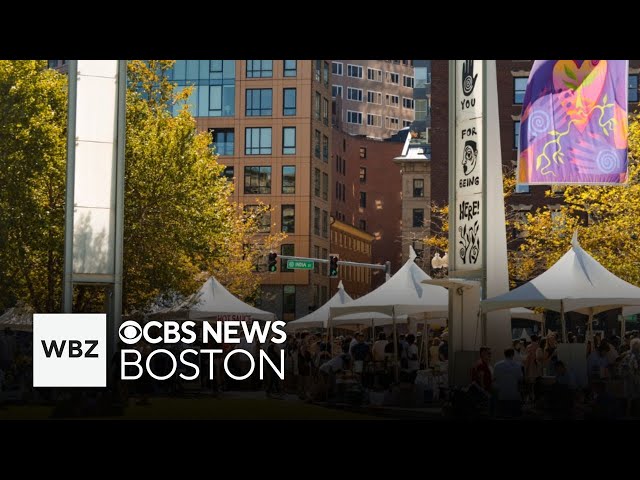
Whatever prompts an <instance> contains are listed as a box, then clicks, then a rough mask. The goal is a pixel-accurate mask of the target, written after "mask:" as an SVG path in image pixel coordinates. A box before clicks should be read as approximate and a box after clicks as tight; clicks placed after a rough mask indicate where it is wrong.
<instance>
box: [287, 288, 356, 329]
mask: <svg viewBox="0 0 640 480" xmlns="http://www.w3.org/2000/svg"><path fill="white" fill-rule="evenodd" d="M352 300H353V299H352V298H351V297H350V296H349V294H348V293H347V292H346V291H345V290H344V285H343V284H342V280H340V283H339V284H338V291H337V292H336V294H335V295H334V296H333V297H331V298H330V299H329V301H327V303H325V304H324V305H322V306H321V307H320V308H318V309H317V310H316V311H314V312H311V313H310V314H309V315H305V316H304V317H302V318H299V319H297V320H294V321H293V322H289V323H287V325H286V326H285V330H286V331H292V330H298V329H300V328H327V320H328V319H329V309H330V308H331V307H333V306H337V305H344V304H345V303H349V302H351V301H352Z"/></svg>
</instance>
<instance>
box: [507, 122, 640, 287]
mask: <svg viewBox="0 0 640 480" xmlns="http://www.w3.org/2000/svg"><path fill="white" fill-rule="evenodd" d="M639 159H640V117H639V115H638V113H637V112H636V113H635V114H632V115H630V122H629V183H628V185H626V186H579V185H576V186H573V185H571V186H567V188H566V189H565V190H564V192H563V193H562V196H563V199H564V205H563V206H562V207H561V208H560V209H559V210H557V211H555V212H550V211H549V209H548V208H540V209H538V210H537V211H536V212H533V213H531V214H528V215H527V216H526V221H520V222H518V224H517V225H516V227H517V228H518V229H520V230H521V231H522V232H524V233H525V236H524V238H523V243H522V245H520V248H519V250H518V251H517V252H513V254H512V257H511V260H512V261H511V262H510V263H511V267H512V273H513V276H514V278H516V279H517V280H519V281H526V280H528V279H530V278H532V277H535V276H537V275H539V274H540V273H542V272H543V271H544V270H546V269H548V268H549V267H550V266H551V265H553V264H554V263H555V262H556V261H557V260H558V259H559V258H560V257H561V256H562V255H563V254H564V253H566V251H567V250H568V249H569V247H570V243H571V236H572V234H573V232H574V231H575V230H576V229H577V230H578V237H579V241H580V244H581V246H582V247H583V248H584V249H585V250H586V251H588V252H589V253H590V254H591V255H592V256H593V257H594V258H595V259H596V260H598V261H599V262H600V263H601V264H602V265H603V266H604V267H605V268H607V269H608V270H609V271H611V272H612V273H614V274H615V275H617V276H619V277H620V278H622V279H624V280H626V281H628V282H630V283H632V284H635V285H640V251H638V248H637V247H638V236H639V235H638V231H637V225H638V218H640V176H639V173H640V163H639V161H638V160H639ZM546 193H547V195H548V196H551V195H553V192H552V191H551V190H549V191H547V192H546Z"/></svg>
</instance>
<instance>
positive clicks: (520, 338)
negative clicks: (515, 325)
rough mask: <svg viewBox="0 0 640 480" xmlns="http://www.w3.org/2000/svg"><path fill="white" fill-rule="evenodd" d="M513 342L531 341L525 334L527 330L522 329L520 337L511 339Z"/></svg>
mask: <svg viewBox="0 0 640 480" xmlns="http://www.w3.org/2000/svg"><path fill="white" fill-rule="evenodd" d="M513 339H514V340H526V341H527V342H530V341H531V337H530V336H529V334H528V333H527V329H526V328H523V329H522V332H520V336H519V337H518V336H516V337H513Z"/></svg>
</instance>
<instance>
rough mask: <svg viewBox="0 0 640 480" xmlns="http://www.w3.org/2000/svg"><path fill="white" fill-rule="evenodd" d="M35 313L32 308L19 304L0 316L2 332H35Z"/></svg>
mask: <svg viewBox="0 0 640 480" xmlns="http://www.w3.org/2000/svg"><path fill="white" fill-rule="evenodd" d="M34 312H35V310H34V309H33V308H32V307H30V306H29V305H25V304H23V303H20V302H19V303H18V304H17V305H16V306H15V307H11V308H10V309H8V310H7V311H6V312H5V313H3V314H2V316H0V330H4V329H5V328H10V329H11V330H16V331H20V332H31V331H33V314H34Z"/></svg>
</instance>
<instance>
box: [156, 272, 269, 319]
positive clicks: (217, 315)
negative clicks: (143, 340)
mask: <svg viewBox="0 0 640 480" xmlns="http://www.w3.org/2000/svg"><path fill="white" fill-rule="evenodd" d="M151 316H154V317H155V316H161V317H165V318H173V319H176V320H208V321H216V320H220V321H226V320H262V321H266V320H276V316H275V315H274V314H273V313H271V312H266V311H264V310H260V309H259V308H256V307H252V306H251V305H247V304H246V303H244V302H243V301H242V300H240V299H238V298H236V297H235V296H234V295H233V294H231V293H230V292H229V291H228V290H227V289H226V288H224V287H223V286H222V284H220V282H218V280H216V279H215V278H214V277H211V278H209V280H207V281H206V282H205V284H204V285H203V286H202V287H201V288H200V290H199V291H198V292H197V293H195V294H194V295H192V296H191V297H189V298H188V299H187V300H185V301H184V302H183V303H182V304H181V305H179V306H178V307H175V308H171V309H168V310H165V311H162V312H158V313H156V314H151Z"/></svg>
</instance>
